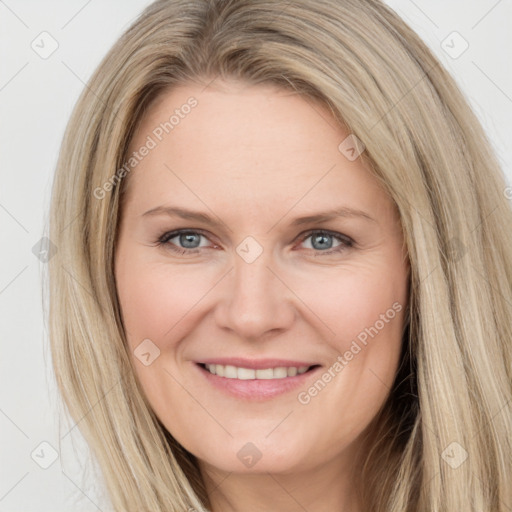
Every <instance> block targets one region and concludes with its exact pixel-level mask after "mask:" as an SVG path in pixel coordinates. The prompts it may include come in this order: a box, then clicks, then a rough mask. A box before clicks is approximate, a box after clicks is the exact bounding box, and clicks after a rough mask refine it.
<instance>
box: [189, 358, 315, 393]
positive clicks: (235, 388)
mask: <svg viewBox="0 0 512 512" xmlns="http://www.w3.org/2000/svg"><path fill="white" fill-rule="evenodd" d="M196 366H197V368H198V369H199V371H200V372H201V374H202V375H203V376H204V377H205V378H206V379H207V380H208V382H209V383H210V384H211V385H212V386H215V387H217V388H218V389H220V390H221V391H224V392H225V393H227V394H228V395H230V396H233V397H236V398H243V399H247V400H269V399H271V398H274V397H276V396H278V395H282V394H284V393H289V392H291V391H293V390H294V389H297V388H298V387H300V386H305V383H306V381H307V380H309V378H310V377H311V376H312V375H313V374H316V372H317V371H318V370H320V368H321V367H320V366H317V367H316V368H313V369H312V370H309V371H307V372H305V373H302V374H300V375H295V377H285V378H283V379H261V380H260V379H252V380H241V379H228V378H226V377H219V376H218V375H214V374H213V373H210V372H209V371H208V370H206V369H205V368H203V367H202V366H201V365H199V364H196Z"/></svg>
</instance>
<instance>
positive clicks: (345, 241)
mask: <svg viewBox="0 0 512 512" xmlns="http://www.w3.org/2000/svg"><path fill="white" fill-rule="evenodd" d="M186 233H193V234H198V235H201V236H203V237H204V238H206V239H207V240H209V241H210V242H211V243H212V244H214V245H215V246H216V248H217V247H218V245H219V244H217V243H215V242H214V241H212V240H211V235H210V234H209V233H208V232H206V231H205V230H203V229H200V228H197V229H196V228H180V229H175V230H171V231H166V232H164V233H163V234H162V235H160V236H159V237H158V239H157V241H156V243H157V245H160V246H163V247H165V246H167V248H168V249H169V250H171V251H173V252H176V253H180V254H181V255H185V254H190V255H192V254H197V253H198V252H201V250H202V249H208V248H211V247H195V248H183V247H179V246H177V245H175V244H171V243H169V240H171V239H173V238H175V237H177V236H179V235H181V234H186ZM313 234H322V235H327V236H332V237H333V238H335V239H336V240H338V241H339V242H340V245H339V246H337V247H334V248H331V249H326V250H323V251H321V250H315V249H308V251H313V253H314V255H315V256H321V255H329V254H335V253H341V252H343V251H346V250H348V249H350V248H353V247H354V246H355V245H356V243H355V241H354V240H353V239H352V238H351V237H349V236H348V235H345V234H344V233H339V232H337V231H331V230H329V229H322V228H316V229H315V228H312V229H309V230H307V231H304V232H302V233H300V234H299V235H298V236H297V237H296V238H295V239H294V243H295V242H296V241H297V240H298V241H299V242H300V243H302V242H304V241H305V240H306V239H307V238H309V237H310V236H311V235H313Z"/></svg>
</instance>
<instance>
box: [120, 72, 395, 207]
mask: <svg viewBox="0 0 512 512" xmlns="http://www.w3.org/2000/svg"><path fill="white" fill-rule="evenodd" d="M349 135H350V134H349V133H348V132H346V131H345V130H344V129H343V128H342V127H341V126H340V125H339V124H338V123H337V122H336V120H335V118H334V117H333V115H332V114H331V112H330V111H329V109H328V108H327V107H326V106H325V105H323V104H321V103H320V102H318V101H314V100H312V99H310V98H306V97H304V96H302V95H299V94H297V93H294V92H293V91H289V90H285V89H281V88H278V87H275V86H272V85H270V86H269V85H257V86H254V85H248V84H244V83H240V82H220V81H219V82H217V81H215V82H214V84H211V85H210V86H208V87H206V88H205V87H204V86H203V85H197V84H187V85H181V86H179V87H176V88H174V89H172V90H171V91H168V92H166V93H165V94H162V95H161V96H160V97H159V98H158V99H157V100H156V101H155V102H154V103H153V104H152V106H151V108H150V109H149V110H148V111H147V113H146V115H145V116H144V118H143V119H142V121H141V123H140V125H139V127H138V130H137V132H136V134H135V136H134V138H133V139H132V141H131V144H130V149H129V155H130V154H132V152H137V151H138V150H139V149H141V148H142V147H143V146H148V147H149V146H151V149H150V150H149V151H144V153H145V156H144V157H143V158H142V159H141V160H140V162H137V165H136V166H135V167H134V169H133V171H131V173H130V176H129V178H130V187H129V189H130V190H129V194H128V196H129V197H130V196H133V198H135V199H136V200H137V202H138V203H143V204H144V206H147V207H148V208H149V207H151V206H156V203H158V204H161V203H162V204H163V203H166V202H169V200H171V199H173V198H176V197H180V198H182V199H184V200H186V201H187V202H190V201H192V202H194V203H195V204H197V205H198V206H199V205H201V201H202V202H203V203H204V202H205V201H206V199H208V201H209V202H210V203H212V204H217V203H223V205H224V206H226V205H227V204H229V205H230V206H231V207H232V208H233V209H238V211H243V210H247V209H248V208H253V211H255V212H256V211H259V210H261V209H262V208H263V205H267V206H268V205H272V206H273V207H277V206H280V210H283V209H284V208H286V207H287V208H290V207H291V206H292V205H293V204H295V203H297V204H298V203H299V202H300V204H301V206H302V207H303V208H305V209H306V210H307V209H308V208H309V207H314V206H317V205H318V204H319V203H321V204H322V206H324V207H325V208H331V207H332V208H335V207H338V206H339V205H340V203H343V204H344V205H346V206H354V207H355V206H356V205H357V207H364V206H365V205H366V206H368V207H370V206H372V207H375V206H378V205H379V204H382V206H385V205H386V204H387V203H388V202H389V199H388V198H387V196H386V194H385V193H384V191H383V190H382V189H381V188H380V186H379V185H378V183H377V181H376V180H375V178H374V177H373V176H372V175H371V173H370V172H369V171H368V169H367V168H366V166H365V164H364V163H363V160H362V159H361V158H357V159H356V160H353V161H351V160H349V159H348V158H347V157H346V155H345V154H344V153H343V151H341V150H340V144H341V143H342V142H343V141H345V140H346V139H347V137H348V136H349ZM129 197H128V198H129ZM203 199H204V200H203ZM350 203H353V204H352V205H351V204H350ZM202 206H204V204H203V205H202ZM260 213H261V212H260Z"/></svg>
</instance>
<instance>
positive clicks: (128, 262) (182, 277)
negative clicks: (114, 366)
mask: <svg viewBox="0 0 512 512" xmlns="http://www.w3.org/2000/svg"><path fill="white" fill-rule="evenodd" d="M196 274H197V273H196V272H194V271H192V272H191V271H188V270H187V271H183V270H182V271H173V270H172V269H171V268H170V267H169V266H166V265H162V264H154V263H152V262H151V261H147V262H145V261H144V260H143V259H140V260H137V259H136V258H129V259H124V260H122V259H121V257H120V258H119V265H118V267H117V269H116V278H117V290H118V295H119V301H120V303H121V308H122V311H123V319H124V322H125V326H126V329H127V331H128V335H129V336H128V337H129V340H130V343H131V344H134V343H135V344H136V343H137V342H140V341H138V340H139V339H145V338H149V339H151V340H154V341H155V343H157V344H161V343H162V340H163V339H164V338H165V339H170V338H173V339H176V334H177V333H178V332H179V331H180V327H181V326H182V325H184V324H185V323H186V322H187V318H186V316H187V314H188V313H189V312H190V311H191V310H193V308H194V306H195V305H197V304H198V303H199V301H200V300H201V298H202V297H204V295H205V294H206V293H207V291H208V289H209V288H211V285H209V283H210V281H209V279H208V276H205V274H204V272H201V275H200V277H198V276H196ZM212 279H213V278H212ZM212 282H214V281H212ZM171 332H173V334H172V336H169V334H170V333H171ZM162 348H163V347H162Z"/></svg>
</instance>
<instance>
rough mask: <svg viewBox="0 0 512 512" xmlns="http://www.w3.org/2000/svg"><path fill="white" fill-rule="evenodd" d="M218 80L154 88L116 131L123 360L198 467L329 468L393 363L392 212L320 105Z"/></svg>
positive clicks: (397, 304) (397, 261)
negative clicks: (148, 102)
mask: <svg viewBox="0 0 512 512" xmlns="http://www.w3.org/2000/svg"><path fill="white" fill-rule="evenodd" d="M220 84H221V82H220V80H216V81H215V82H214V83H213V84H212V85H210V86H209V87H208V88H206V89H203V88H202V87H200V86H198V85H187V86H180V87H179V88H175V89H174V90H173V91H172V92H170V93H166V94H165V95H163V96H161V97H160V98H159V100H158V101H157V102H156V103H154V104H153V105H152V107H151V108H150V110H149V111H148V112H147V113H146V115H145V117H144V119H143V121H142V123H141V125H140V127H139V129H138V131H137V133H136V135H135V137H134V139H133V140H132V144H131V149H130V155H131V154H132V152H133V151H136V152H137V156H133V157H132V158H134V159H136V160H132V162H131V163H132V165H133V164H136V165H135V167H133V169H132V170H131V171H130V173H129V176H128V177H126V178H124V179H128V180H129V188H128V194H127V200H126V203H125V205H124V207H123V211H122V218H121V226H120V233H119V239H118V244H117V248H116V265H115V276H116V282H117V289H118V294H119V300H120V304H121V308H122V314H123V319H124V324H125V327H126V331H127V336H128V342H129V348H130V353H131V354H132V357H133V364H134V367H135V371H136V375H137V377H138V379H139V381H140V383H141V385H142V388H143V390H144V392H145V394H146V396H147V399H148V400H149V402H150V404H151V406H152V408H153V410H154V411H155V413H156V415H157V416H158V417H159V419H160V420H161V421H162V423H163V424H164V425H165V427H166V428H167V430H168V431H169V432H170V433H171V434H172V435H173V436H174V437H175V438H176V439H177V440H178V441H179V442H180V443H181V444H182V445H183V446H184V447H185V448H186V449H187V450H189V451H190V452H191V453H193V454H194V455H196V456H197V457H198V458H199V459H200V461H201V463H202V464H203V467H207V468H216V469H217V470H223V471H229V472H284V473H290V472H294V471H304V470H307V469H311V468H314V467H319V466H320V465H326V464H328V465H331V466H332V467H338V468H340V470H341V469H342V468H343V467H349V465H350V464H351V463H353V455H354V454H355V453H356V450H357V449H358V447H359V444H360V441H361V434H362V433H363V431H364V429H365V428H366V427H367V426H368V425H369V423H370V421H371V420H372V419H373V418H374V417H375V415H376V413H377V412H378V410H379V408H380V407H381V406H382V405H383V403H384V402H385V400H386V398H387V396H388V395H389V392H390V387H391V385H392V383H393V380H394V377H395V374H396V371H397V369H398V363H399V358H400V349H401V337H402V329H403V323H404V314H405V310H406V302H407V289H408V272H409V267H408V263H407V258H406V254H405V250H404V249H403V240H402V235H401V230H400V224H399V218H398V215H397V213H396V210H395V208H394V205H393V203H392V202H391V200H390V199H389V197H388V196H387V195H386V194H385V192H384V191H383V190H382V189H381V188H380V186H379V185H378V183H377V181H376V180H375V178H373V177H372V176H371V174H370V172H369V171H368V170H367V168H366V167H365V164H363V162H362V160H361V158H357V154H358V153H357V151H358V149H360V147H359V148H358V147H357V146H355V147H354V140H353V139H351V138H349V139H347V137H348V136H349V135H350V134H349V133H345V132H344V131H343V130H342V129H341V128H339V126H338V125H337V124H336V122H335V120H334V118H333V117H332V116H331V114H330V113H329V111H328V110H327V109H326V108H325V107H324V106H322V105H319V104H318V103H313V102H312V101H311V100H306V99H304V97H301V96H299V95H296V94H293V93H290V92H288V91H285V90H281V89H278V88H274V87H272V86H261V85H260V86H248V85H244V84H240V83H238V84H237V83H234V82H223V83H222V87H218V85H220ZM191 97H193V98H192V99H191ZM171 116H173V117H171ZM345 139H347V140H345ZM343 141H345V142H344V143H343V144H341V143H342V142H343ZM340 144H341V146H340ZM143 148H145V149H143ZM351 148H352V149H351ZM179 230H181V231H182V233H181V234H180V233H179V232H178V231H179ZM305 370H307V371H305ZM211 372H213V373H211Z"/></svg>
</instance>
